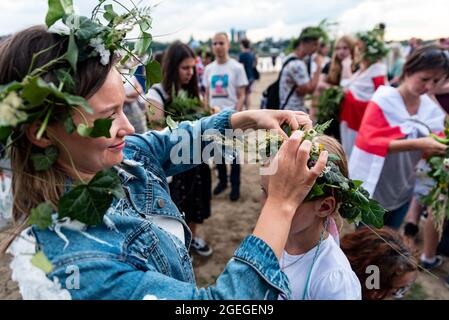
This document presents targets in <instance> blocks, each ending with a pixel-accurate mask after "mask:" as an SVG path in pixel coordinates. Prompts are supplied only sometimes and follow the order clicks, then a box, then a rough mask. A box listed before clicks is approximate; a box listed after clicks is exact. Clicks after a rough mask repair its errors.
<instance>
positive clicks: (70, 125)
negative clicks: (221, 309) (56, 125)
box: [64, 113, 76, 134]
mask: <svg viewBox="0 0 449 320" xmlns="http://www.w3.org/2000/svg"><path fill="white" fill-rule="evenodd" d="M64 128H65V131H67V133H68V134H72V133H73V132H74V131H75V129H76V127H75V123H74V122H73V119H72V116H71V115H70V113H67V116H66V118H65V119H64Z"/></svg>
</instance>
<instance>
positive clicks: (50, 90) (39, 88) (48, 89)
mask: <svg viewBox="0 0 449 320" xmlns="http://www.w3.org/2000/svg"><path fill="white" fill-rule="evenodd" d="M49 95H53V96H54V97H55V98H58V99H62V100H64V93H62V92H61V91H59V90H58V88H56V86H55V85H54V84H53V83H52V82H50V83H48V82H46V81H45V80H44V79H42V78H40V77H33V78H31V79H29V80H28V81H27V82H26V84H25V85H24V86H23V91H22V98H24V99H25V100H26V101H28V102H29V104H30V106H31V107H36V106H39V105H41V104H42V103H43V102H44V100H45V99H46V98H47V97H48V96H49Z"/></svg>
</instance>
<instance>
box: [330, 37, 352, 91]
mask: <svg viewBox="0 0 449 320" xmlns="http://www.w3.org/2000/svg"><path fill="white" fill-rule="evenodd" d="M341 42H344V43H346V45H347V46H348V47H349V50H350V51H351V58H352V67H351V69H352V71H354V70H355V63H356V61H355V60H356V58H355V41H354V40H353V39H352V38H351V37H350V36H343V37H341V38H340V39H338V40H337V41H336V42H335V48H336V47H337V46H338V44H339V43H341ZM341 71H342V65H341V61H340V59H339V58H338V56H337V51H336V50H335V49H334V54H333V55H332V61H331V64H330V68H329V73H328V75H327V80H326V82H328V83H330V84H332V85H335V86H338V85H340V80H341Z"/></svg>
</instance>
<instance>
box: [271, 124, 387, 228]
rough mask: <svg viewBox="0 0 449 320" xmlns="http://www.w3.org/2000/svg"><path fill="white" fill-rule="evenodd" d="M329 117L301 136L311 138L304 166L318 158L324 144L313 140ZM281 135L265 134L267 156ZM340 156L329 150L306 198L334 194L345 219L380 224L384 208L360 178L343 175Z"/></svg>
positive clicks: (272, 154) (274, 150)
mask: <svg viewBox="0 0 449 320" xmlns="http://www.w3.org/2000/svg"><path fill="white" fill-rule="evenodd" d="M331 122H332V120H330V121H328V122H326V123H324V124H318V125H316V126H315V127H314V128H313V129H311V130H309V131H307V132H306V133H305V136H304V140H309V141H311V142H312V149H311V152H310V159H309V162H308V166H309V168H310V167H313V166H314V165H315V163H316V161H317V160H318V158H319V156H320V153H321V151H323V150H324V146H323V145H322V144H319V143H318V142H316V138H317V137H319V136H320V135H323V133H324V131H325V130H326V129H327V128H329V126H330V124H331ZM285 130H286V133H287V135H288V136H290V135H291V129H290V128H289V127H286V128H285ZM283 141H284V139H283V138H282V137H281V136H269V137H268V138H267V140H266V144H265V150H264V151H265V154H266V155H268V156H269V157H272V156H274V153H275V152H276V151H277V150H279V148H280V146H281V145H282V143H283ZM338 161H341V159H340V158H339V157H338V156H337V155H335V154H329V157H328V161H327V164H326V167H325V169H324V171H323V172H322V174H321V175H320V176H319V177H318V178H317V180H316V182H315V184H314V185H313V187H312V190H311V191H310V192H309V194H308V195H307V197H306V201H312V200H316V199H319V198H320V197H322V196H325V195H326V194H332V195H334V197H335V199H336V200H337V202H338V203H341V205H340V207H339V209H338V210H339V213H340V215H341V216H342V217H343V218H345V219H347V220H348V221H349V222H351V223H352V222H356V223H358V222H360V221H362V222H363V223H365V224H367V225H372V226H375V227H376V228H381V227H383V224H384V220H383V216H384V214H385V210H384V209H383V208H382V207H381V206H380V205H379V203H378V202H377V201H375V200H373V199H370V194H369V192H368V191H366V190H365V189H364V188H363V187H362V183H363V182H362V181H358V180H351V179H349V178H347V177H345V176H344V175H343V174H342V173H341V171H340V168H339V166H338V164H337V163H336V162H338Z"/></svg>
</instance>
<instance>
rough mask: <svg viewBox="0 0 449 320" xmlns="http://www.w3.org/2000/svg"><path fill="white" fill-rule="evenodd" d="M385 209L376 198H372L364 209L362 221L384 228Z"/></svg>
mask: <svg viewBox="0 0 449 320" xmlns="http://www.w3.org/2000/svg"><path fill="white" fill-rule="evenodd" d="M384 214H385V209H384V208H382V207H381V206H380V205H379V203H378V202H377V201H375V200H372V199H370V200H369V204H368V205H366V206H365V207H364V210H362V221H363V222H364V223H366V224H368V225H372V226H375V227H376V228H382V227H383V226H384Z"/></svg>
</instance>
